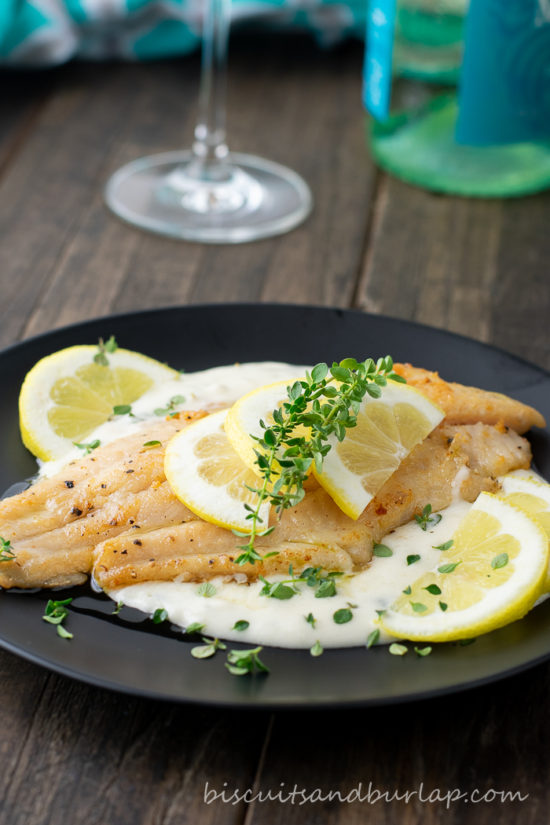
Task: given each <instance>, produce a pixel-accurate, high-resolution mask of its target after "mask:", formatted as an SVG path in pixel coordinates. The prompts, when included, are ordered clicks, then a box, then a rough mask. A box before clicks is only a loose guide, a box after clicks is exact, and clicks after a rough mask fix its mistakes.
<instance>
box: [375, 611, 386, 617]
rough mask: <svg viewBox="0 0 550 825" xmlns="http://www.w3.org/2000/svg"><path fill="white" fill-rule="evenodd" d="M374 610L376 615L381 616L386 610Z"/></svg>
mask: <svg viewBox="0 0 550 825" xmlns="http://www.w3.org/2000/svg"><path fill="white" fill-rule="evenodd" d="M374 612H375V613H376V615H377V616H380V617H382V616H383V615H384V613H385V612H386V611H385V610H375V611H374Z"/></svg>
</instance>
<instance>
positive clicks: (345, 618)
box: [332, 607, 353, 624]
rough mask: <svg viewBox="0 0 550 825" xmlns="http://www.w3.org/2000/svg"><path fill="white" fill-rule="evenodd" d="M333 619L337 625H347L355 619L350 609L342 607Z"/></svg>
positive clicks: (333, 615) (334, 614)
mask: <svg viewBox="0 0 550 825" xmlns="http://www.w3.org/2000/svg"><path fill="white" fill-rule="evenodd" d="M332 618H333V619H334V621H335V622H336V624H347V623H348V622H351V620H352V619H353V613H352V612H351V610H350V609H349V608H348V607H341V608H340V610H336V612H335V613H333V614H332Z"/></svg>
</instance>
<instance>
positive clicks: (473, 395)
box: [394, 364, 546, 434]
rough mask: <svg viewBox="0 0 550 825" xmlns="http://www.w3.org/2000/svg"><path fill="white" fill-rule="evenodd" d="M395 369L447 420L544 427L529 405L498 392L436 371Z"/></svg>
mask: <svg viewBox="0 0 550 825" xmlns="http://www.w3.org/2000/svg"><path fill="white" fill-rule="evenodd" d="M394 369H395V371H396V372H397V373H398V374H399V375H401V376H403V378H405V379H406V381H407V384H410V385H411V386H412V387H416V388H417V389H418V390H420V391H421V392H422V393H423V394H424V395H426V396H427V397H428V398H429V399H430V401H433V402H434V404H437V405H438V406H439V407H441V409H442V410H444V411H445V421H446V422H447V424H475V423H476V422H478V421H480V422H482V423H484V424H504V425H505V426H507V427H510V428H511V429H512V430H515V431H516V432H517V433H520V434H521V433H525V432H527V430H529V429H531V427H544V426H545V424H546V422H545V420H544V417H543V416H542V415H541V414H540V413H539V412H538V411H537V410H535V409H533V407H529V406H528V405H527V404H522V403H521V401H516V400H515V399H514V398H509V397H508V396H507V395H502V394H501V393H498V392H488V391H487V390H480V389H478V388H477V387H466V386H464V385H463V384H452V383H449V382H447V381H444V380H443V378H441V377H440V376H439V373H437V372H429V371H428V370H424V369H420V368H419V367H413V366H412V365H411V364H395V365H394Z"/></svg>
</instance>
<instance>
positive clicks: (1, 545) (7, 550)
mask: <svg viewBox="0 0 550 825" xmlns="http://www.w3.org/2000/svg"><path fill="white" fill-rule="evenodd" d="M15 558H16V555H15V553H14V551H13V548H12V546H11V541H10V540H9V539H3V538H2V536H0V562H3V561H14V559H15Z"/></svg>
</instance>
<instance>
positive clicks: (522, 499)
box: [501, 470, 550, 592]
mask: <svg viewBox="0 0 550 825" xmlns="http://www.w3.org/2000/svg"><path fill="white" fill-rule="evenodd" d="M501 483H502V496H503V498H504V499H505V500H506V501H510V502H511V503H512V504H515V505H517V506H518V507H521V508H522V510H526V511H527V512H528V513H529V515H530V516H533V517H534V518H536V519H537V521H539V522H540V525H541V527H542V528H543V530H544V531H545V533H546V535H547V536H548V538H549V539H550V484H547V483H546V482H545V481H542V480H541V479H537V478H536V476H533V475H529V473H528V472H526V471H525V470H523V471H518V472H515V473H509V474H508V475H506V476H504V478H502V479H501ZM544 589H545V591H546V592H548V591H550V564H549V568H548V570H547V573H546V582H545V586H544Z"/></svg>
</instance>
